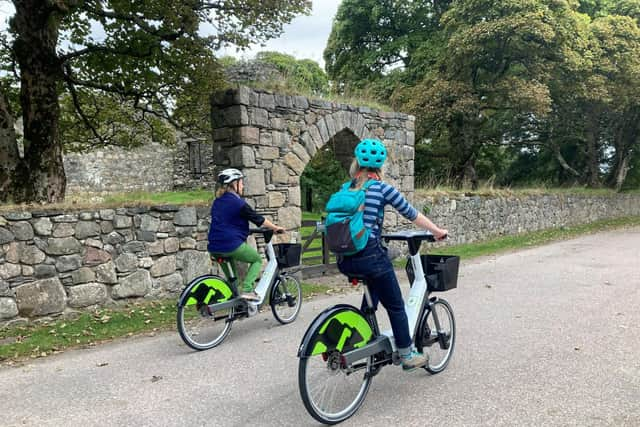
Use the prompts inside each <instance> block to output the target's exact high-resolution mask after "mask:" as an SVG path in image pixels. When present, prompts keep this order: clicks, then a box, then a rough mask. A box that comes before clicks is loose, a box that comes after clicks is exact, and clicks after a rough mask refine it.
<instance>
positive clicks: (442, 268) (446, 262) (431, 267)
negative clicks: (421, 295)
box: [405, 255, 460, 292]
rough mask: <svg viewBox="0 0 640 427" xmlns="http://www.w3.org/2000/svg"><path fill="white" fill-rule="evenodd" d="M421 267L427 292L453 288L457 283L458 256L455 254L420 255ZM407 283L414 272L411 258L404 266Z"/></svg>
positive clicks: (413, 276)
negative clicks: (407, 278) (425, 280)
mask: <svg viewBox="0 0 640 427" xmlns="http://www.w3.org/2000/svg"><path fill="white" fill-rule="evenodd" d="M420 261H421V262H422V269H423V270H424V274H425V277H426V279H427V288H428V290H429V292H444V291H448V290H450V289H454V288H456V287H457V285H458V268H459V267H460V257H459V256H455V255H421V256H420ZM405 270H406V271H407V276H408V277H409V283H413V279H414V278H415V274H414V272H413V265H412V264H411V258H409V259H408V260H407V266H406V267H405Z"/></svg>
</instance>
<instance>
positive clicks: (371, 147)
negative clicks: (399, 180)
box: [353, 139, 387, 169]
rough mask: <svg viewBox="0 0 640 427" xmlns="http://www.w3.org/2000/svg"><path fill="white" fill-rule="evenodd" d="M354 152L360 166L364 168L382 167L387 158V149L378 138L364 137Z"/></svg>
mask: <svg viewBox="0 0 640 427" xmlns="http://www.w3.org/2000/svg"><path fill="white" fill-rule="evenodd" d="M353 153H354V154H355V155H356V159H357V160H358V164H359V165H360V167H364V168H375V169H380V168H382V165H383V164H384V161H385V160H386V159H387V149H386V148H385V147H384V144H383V143H382V141H380V140H377V139H363V140H362V141H360V143H359V144H358V145H357V146H356V149H355V150H354V152H353Z"/></svg>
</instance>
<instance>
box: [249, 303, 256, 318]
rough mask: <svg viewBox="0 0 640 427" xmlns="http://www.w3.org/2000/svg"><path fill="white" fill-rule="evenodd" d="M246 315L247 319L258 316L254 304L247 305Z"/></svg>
mask: <svg viewBox="0 0 640 427" xmlns="http://www.w3.org/2000/svg"><path fill="white" fill-rule="evenodd" d="M247 314H248V315H249V317H253V316H255V315H256V314H258V306H257V305H255V304H247Z"/></svg>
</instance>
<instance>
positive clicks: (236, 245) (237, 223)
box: [207, 168, 284, 301]
mask: <svg viewBox="0 0 640 427" xmlns="http://www.w3.org/2000/svg"><path fill="white" fill-rule="evenodd" d="M243 178H244V175H243V174H242V172H240V171H239V170H238V169H233V168H231V169H225V170H223V171H222V172H220V173H219V174H218V186H219V188H218V191H217V193H216V199H215V200H214V201H213V204H212V205H211V227H210V228H209V245H208V246H207V249H208V250H209V252H210V253H211V254H215V255H216V256H223V257H225V258H231V259H233V260H236V261H241V262H246V263H249V270H248V271H247V275H246V276H245V278H244V280H243V281H242V291H241V293H240V297H242V298H244V299H246V300H250V301H259V300H260V297H259V296H258V294H256V293H255V291H254V290H253V285H254V282H255V281H256V279H257V278H258V276H259V275H260V268H261V267H262V258H261V257H260V254H258V251H256V250H255V249H254V248H253V247H251V246H249V245H248V244H247V243H246V240H247V237H248V236H249V221H251V222H252V223H254V224H255V225H256V226H258V227H266V228H270V229H272V230H274V231H275V232H276V233H279V232H283V231H284V228H282V227H279V226H277V225H275V224H274V223H272V222H271V221H269V220H268V219H266V218H264V217H263V216H262V215H260V214H258V213H257V212H256V211H255V210H254V209H253V208H251V206H249V205H248V204H247V202H246V201H245V200H244V199H243V198H242V193H243V190H244V180H243Z"/></svg>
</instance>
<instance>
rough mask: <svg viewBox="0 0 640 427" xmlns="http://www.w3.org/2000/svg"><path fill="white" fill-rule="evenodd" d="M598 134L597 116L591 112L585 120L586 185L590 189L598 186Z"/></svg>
mask: <svg viewBox="0 0 640 427" xmlns="http://www.w3.org/2000/svg"><path fill="white" fill-rule="evenodd" d="M599 133H600V126H599V115H598V114H596V113H595V112H591V114H590V115H589V116H588V119H587V133H586V141H585V142H586V148H585V154H586V156H587V159H586V160H587V165H586V169H587V170H586V184H587V185H588V186H589V187H591V188H596V187H599V186H600V173H599V172H600V155H599V153H600V150H599V147H598V138H599Z"/></svg>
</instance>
